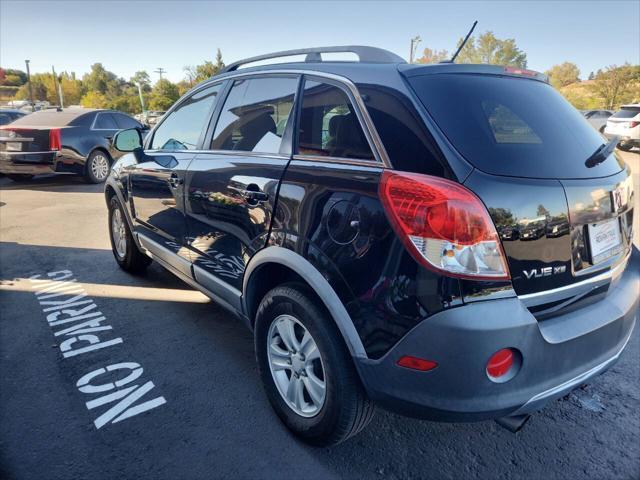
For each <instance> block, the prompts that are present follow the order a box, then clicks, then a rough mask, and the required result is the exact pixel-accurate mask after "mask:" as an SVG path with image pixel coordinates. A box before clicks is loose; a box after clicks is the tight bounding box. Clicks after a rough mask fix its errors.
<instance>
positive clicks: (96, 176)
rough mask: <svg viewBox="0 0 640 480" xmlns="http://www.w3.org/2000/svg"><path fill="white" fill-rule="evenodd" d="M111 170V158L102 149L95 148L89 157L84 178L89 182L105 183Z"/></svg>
mask: <svg viewBox="0 0 640 480" xmlns="http://www.w3.org/2000/svg"><path fill="white" fill-rule="evenodd" d="M110 171H111V158H109V155H108V154H107V153H105V152H103V151H102V150H94V151H93V152H91V153H90V154H89V156H88V157H87V161H86V163H85V166H84V179H85V180H86V181H87V182H89V183H103V182H104V181H105V180H106V179H107V177H108V176H109V172H110Z"/></svg>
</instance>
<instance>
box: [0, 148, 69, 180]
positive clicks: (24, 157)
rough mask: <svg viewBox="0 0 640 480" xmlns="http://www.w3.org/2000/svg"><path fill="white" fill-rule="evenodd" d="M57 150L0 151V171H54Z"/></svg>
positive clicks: (36, 172) (38, 172)
mask: <svg viewBox="0 0 640 480" xmlns="http://www.w3.org/2000/svg"><path fill="white" fill-rule="evenodd" d="M56 160H57V152H34V153H18V152H11V153H6V152H0V173H22V174H29V175H40V174H46V173H52V172H55V169H56Z"/></svg>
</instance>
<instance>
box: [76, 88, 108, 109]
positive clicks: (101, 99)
mask: <svg viewBox="0 0 640 480" xmlns="http://www.w3.org/2000/svg"><path fill="white" fill-rule="evenodd" d="M80 103H81V104H82V106H83V107H88V108H107V107H108V106H109V100H108V99H107V97H106V95H104V94H102V93H100V92H97V91H93V90H92V91H89V92H87V93H86V94H85V95H84V96H83V97H82V100H81V101H80Z"/></svg>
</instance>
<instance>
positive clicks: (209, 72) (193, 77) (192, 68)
mask: <svg viewBox="0 0 640 480" xmlns="http://www.w3.org/2000/svg"><path fill="white" fill-rule="evenodd" d="M224 67H225V65H224V62H223V61H222V52H221V51H220V49H219V48H218V50H217V52H216V62H215V63H213V62H211V61H209V60H205V62H204V63H203V64H201V65H187V66H186V67H184V68H183V70H184V72H185V75H186V76H187V81H188V82H189V85H192V86H193V85H194V84H195V83H200V82H202V81H204V80H207V79H208V78H211V77H213V76H214V75H215V74H217V73H218V72H219V71H220V70H222V69H223V68H224Z"/></svg>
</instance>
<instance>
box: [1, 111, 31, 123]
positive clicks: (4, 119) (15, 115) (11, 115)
mask: <svg viewBox="0 0 640 480" xmlns="http://www.w3.org/2000/svg"><path fill="white" fill-rule="evenodd" d="M27 113H28V112H24V111H22V110H13V109H8V108H3V109H1V110H0V125H7V124H8V123H11V122H13V121H14V120H17V119H19V118H21V117H24V116H25V115H27Z"/></svg>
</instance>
